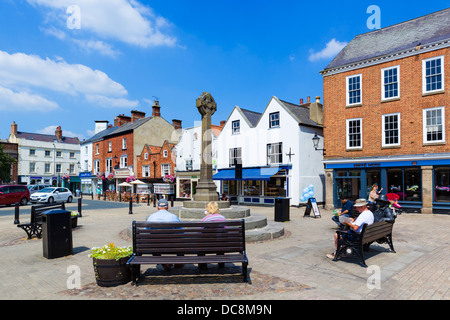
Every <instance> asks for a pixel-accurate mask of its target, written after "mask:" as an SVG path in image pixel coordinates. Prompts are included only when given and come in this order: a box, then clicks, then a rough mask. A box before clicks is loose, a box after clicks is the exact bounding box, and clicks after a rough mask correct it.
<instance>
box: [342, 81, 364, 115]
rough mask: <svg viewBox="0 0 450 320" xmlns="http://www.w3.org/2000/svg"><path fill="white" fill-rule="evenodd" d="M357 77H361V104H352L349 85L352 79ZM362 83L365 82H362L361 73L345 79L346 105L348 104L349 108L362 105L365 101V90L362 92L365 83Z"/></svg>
mask: <svg viewBox="0 0 450 320" xmlns="http://www.w3.org/2000/svg"><path fill="white" fill-rule="evenodd" d="M356 77H359V84H360V88H359V102H355V103H350V92H349V88H348V84H349V80H350V79H351V78H356ZM362 81H363V80H362V74H361V73H360V74H354V75H351V76H347V77H346V78H345V93H346V104H347V107H350V106H359V105H362V101H363V90H362V83H363V82H362Z"/></svg>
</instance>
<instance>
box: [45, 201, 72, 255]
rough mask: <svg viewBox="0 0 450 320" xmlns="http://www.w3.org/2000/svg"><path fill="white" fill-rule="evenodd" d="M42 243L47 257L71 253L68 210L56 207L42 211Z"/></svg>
mask: <svg viewBox="0 0 450 320" xmlns="http://www.w3.org/2000/svg"><path fill="white" fill-rule="evenodd" d="M42 244H43V251H44V257H45V258H47V259H56V258H61V257H65V256H70V255H72V254H73V243H72V221H71V216H70V211H67V210H60V209H58V210H48V211H45V212H42Z"/></svg>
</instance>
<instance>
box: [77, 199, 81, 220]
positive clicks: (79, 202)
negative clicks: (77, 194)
mask: <svg viewBox="0 0 450 320" xmlns="http://www.w3.org/2000/svg"><path fill="white" fill-rule="evenodd" d="M78 216H79V217H80V218H81V217H82V215H81V198H78Z"/></svg>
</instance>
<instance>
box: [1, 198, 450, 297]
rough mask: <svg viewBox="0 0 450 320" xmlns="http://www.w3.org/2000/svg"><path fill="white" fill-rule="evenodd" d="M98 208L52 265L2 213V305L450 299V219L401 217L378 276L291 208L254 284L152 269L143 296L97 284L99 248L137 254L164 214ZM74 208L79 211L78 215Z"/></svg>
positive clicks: (380, 250) (371, 258)
mask: <svg viewBox="0 0 450 320" xmlns="http://www.w3.org/2000/svg"><path fill="white" fill-rule="evenodd" d="M97 205H98V203H97ZM71 206H73V208H72V207H71ZM90 207H94V206H93V205H92V202H91V203H90V204H89V203H84V204H83V218H81V219H79V225H80V227H79V228H77V229H75V230H74V232H73V245H74V255H72V256H68V257H64V258H59V259H53V260H48V259H46V258H44V257H43V248H42V240H37V239H33V240H26V239H25V238H24V237H25V232H23V231H22V230H20V229H19V228H17V227H16V226H15V225H14V224H13V220H14V217H13V216H11V215H7V214H4V213H5V212H6V210H10V209H8V208H0V228H1V230H2V232H1V233H0V256H1V257H2V259H0V299H19V300H24V299H26V300H36V299H54V300H79V299H82V300H91V299H108V300H110V299H134V300H142V299H151V300H197V299H198V300H208V299H220V300H229V299H237V300H299V299H308V300H323V299H333V300H338V299H351V300H361V299H366V300H367V299H368V300H386V299H389V300H390V299H395V300H403V299H407V300H449V299H450V289H449V288H450V268H448V265H449V263H450V258H449V255H448V252H449V249H450V237H449V232H448V230H449V227H450V215H420V214H403V215H401V216H399V218H398V219H397V221H396V224H395V226H394V236H393V241H394V247H395V249H396V251H397V253H392V252H390V250H389V247H388V246H387V245H378V244H373V245H372V250H371V251H370V252H369V253H368V254H367V256H366V263H367V264H368V265H369V268H362V267H361V266H360V265H359V264H358V260H357V259H356V258H353V257H349V258H344V259H342V260H340V261H338V262H333V261H331V260H330V259H328V258H327V257H326V254H327V253H331V252H332V251H333V236H334V232H335V224H334V223H333V222H332V221H331V216H332V213H331V212H330V211H326V210H323V209H322V210H321V215H322V218H320V219H314V218H303V213H304V210H305V209H304V208H291V211H290V215H291V221H289V222H286V223H284V226H285V231H286V232H285V235H284V236H283V237H281V238H279V239H275V240H272V241H263V242H256V243H248V244H247V255H248V258H249V276H250V283H243V282H242V281H241V280H242V278H241V275H240V271H241V268H240V265H233V264H227V265H226V267H225V268H224V269H218V268H217V266H215V265H210V266H208V269H207V270H206V271H203V270H198V269H197V268H196V266H194V265H186V266H184V267H183V268H181V269H176V270H173V271H171V272H169V273H167V272H165V271H164V270H163V269H162V268H161V267H156V268H155V266H143V268H142V270H143V272H145V276H146V277H145V280H144V281H142V282H141V283H140V285H139V286H138V287H134V286H131V284H125V285H122V286H118V287H114V288H102V287H99V286H97V285H96V283H95V277H94V271H93V266H92V261H91V259H90V258H89V257H88V254H89V253H90V248H92V247H94V246H102V245H103V244H106V243H108V242H114V243H115V244H117V245H131V239H129V238H128V237H127V235H126V229H127V228H128V226H130V225H131V222H132V221H133V220H138V221H142V220H144V219H145V218H146V217H147V216H148V215H149V214H150V213H152V212H154V211H155V208H153V207H152V206H150V207H147V206H146V205H145V204H140V205H136V206H135V207H134V209H133V214H132V215H129V214H128V208H111V209H102V210H89V208H90ZM68 208H69V209H71V210H76V205H75V204H73V205H69V206H68ZM21 210H22V211H21V212H22V214H21V220H22V221H27V219H28V218H27V214H29V206H28V207H25V209H22V208H21ZM273 210H274V209H273V208H266V207H251V212H252V213H258V214H264V215H266V216H267V217H268V220H273V216H274V214H273ZM72 266H76V268H79V270H80V276H81V277H80V280H81V288H79V289H68V279H69V277H70V276H71V275H72V273H70V270H71V269H70V268H71V267H72ZM372 266H376V267H377V268H378V270H380V277H379V280H380V289H376V288H375V289H373V288H370V286H368V285H367V281H368V279H369V277H371V276H372V275H373V271H372V270H373V269H372V268H371V267H372ZM147 267H148V269H146V268H147ZM68 270H69V273H68ZM69 285H70V283H69Z"/></svg>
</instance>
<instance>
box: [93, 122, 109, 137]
mask: <svg viewBox="0 0 450 320" xmlns="http://www.w3.org/2000/svg"><path fill="white" fill-rule="evenodd" d="M108 122H109V121H107V120H96V121H95V130H94V134H97V133H99V132H101V131H103V130H105V129H106V128H107V127H108Z"/></svg>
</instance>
